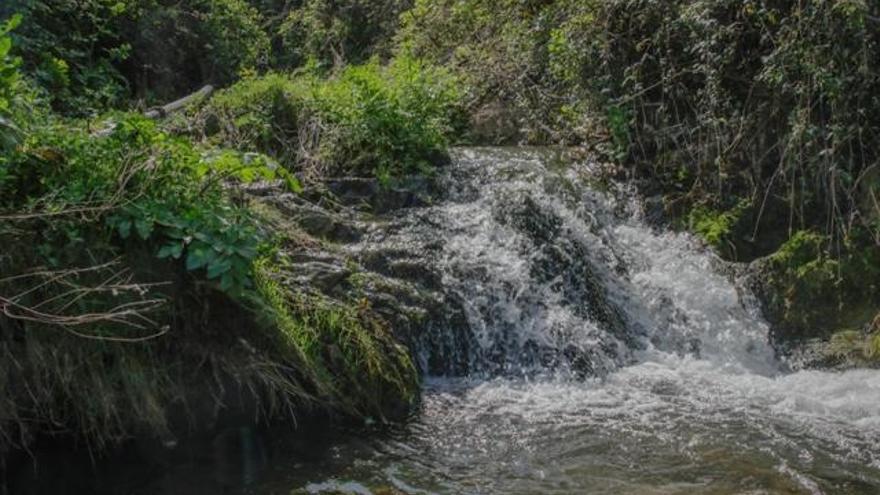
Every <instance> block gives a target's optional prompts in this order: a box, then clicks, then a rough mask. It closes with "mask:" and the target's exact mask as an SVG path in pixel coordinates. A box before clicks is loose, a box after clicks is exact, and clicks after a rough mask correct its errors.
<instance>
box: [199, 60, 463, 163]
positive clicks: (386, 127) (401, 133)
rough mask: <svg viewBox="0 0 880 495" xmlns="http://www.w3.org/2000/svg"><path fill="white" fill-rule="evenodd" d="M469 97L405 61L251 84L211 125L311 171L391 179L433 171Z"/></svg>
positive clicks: (224, 100)
mask: <svg viewBox="0 0 880 495" xmlns="http://www.w3.org/2000/svg"><path fill="white" fill-rule="evenodd" d="M460 101H461V91H460V89H459V85H458V82H457V80H456V78H455V77H453V76H452V75H451V74H450V73H449V72H448V71H446V70H444V69H441V68H435V67H432V66H429V65H426V64H424V63H423V62H421V61H418V60H414V59H409V58H406V57H401V58H398V59H395V60H394V61H393V62H392V63H391V64H389V65H387V66H381V65H379V63H378V62H375V61H374V62H371V63H369V64H366V65H361V66H350V67H347V68H346V69H344V70H343V71H342V72H341V73H340V74H338V75H337V76H334V77H331V78H329V79H322V78H320V77H319V76H317V75H315V74H314V73H311V72H300V73H298V74H296V75H294V76H290V77H288V76H282V75H278V74H270V75H268V76H265V77H260V78H252V79H247V80H244V81H242V82H240V83H238V84H236V85H235V86H233V87H231V88H229V89H228V90H225V91H222V92H220V93H219V94H217V95H216V96H215V97H214V99H213V100H212V101H211V102H210V103H209V104H208V106H207V107H206V108H205V109H204V110H203V111H202V112H201V114H200V115H199V119H200V120H201V122H202V123H203V124H202V127H203V128H204V129H206V130H207V131H210V130H211V127H212V122H213V123H214V127H217V128H218V130H219V136H218V137H219V139H220V141H221V142H223V143H225V144H227V145H230V146H236V147H244V148H245V149H250V150H254V151H260V152H264V153H268V154H271V155H272V156H274V157H276V158H278V159H280V160H281V161H282V162H283V163H285V164H288V165H289V166H290V167H291V168H293V169H295V170H305V171H307V172H308V173H312V174H319V175H323V174H343V173H344V174H360V175H364V174H374V175H376V176H377V177H380V178H382V179H390V178H392V177H394V176H398V175H401V174H405V173H411V172H415V171H427V170H430V168H431V166H432V165H433V164H434V163H435V162H436V161H437V159H438V157H441V156H443V154H444V153H445V147H446V145H447V144H448V143H449V142H450V139H452V138H454V136H456V135H457V133H458V132H459V129H460Z"/></svg>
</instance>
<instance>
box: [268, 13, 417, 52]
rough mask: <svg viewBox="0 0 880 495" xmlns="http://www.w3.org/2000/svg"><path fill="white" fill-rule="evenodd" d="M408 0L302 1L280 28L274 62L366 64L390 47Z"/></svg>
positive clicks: (288, 14)
mask: <svg viewBox="0 0 880 495" xmlns="http://www.w3.org/2000/svg"><path fill="white" fill-rule="evenodd" d="M408 4H409V1H407V0H381V1H375V0H373V1H366V0H354V1H351V0H349V1H344V2H343V1H338V0H305V1H303V2H301V5H299V6H297V7H296V8H294V9H291V10H290V11H289V12H288V13H287V16H286V17H285V19H284V21H283V22H282V23H281V24H280V26H278V30H277V32H278V36H279V38H280V40H281V44H282V47H283V49H282V50H281V51H280V52H281V53H279V54H278V55H277V58H278V59H277V60H276V63H279V64H280V65H282V66H287V67H295V66H299V65H304V64H305V63H307V62H308V61H314V62H315V63H317V64H319V65H321V66H322V67H342V66H344V65H345V64H358V63H363V62H366V61H367V60H368V59H369V58H370V57H371V56H373V55H383V54H385V53H386V52H387V51H388V50H389V46H388V45H389V43H388V42H389V41H390V38H391V37H392V35H393V33H394V31H395V30H396V28H397V24H398V19H399V16H400V13H401V12H403V11H404V10H405V9H406V8H407V7H408V6H409V5H408Z"/></svg>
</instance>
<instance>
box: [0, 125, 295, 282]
mask: <svg viewBox="0 0 880 495" xmlns="http://www.w3.org/2000/svg"><path fill="white" fill-rule="evenodd" d="M104 134H105V135H102V136H91V135H89V134H88V133H87V132H85V131H84V130H82V129H81V128H76V127H72V126H69V125H64V124H56V125H55V126H52V127H50V128H47V129H43V130H41V131H40V132H36V133H34V134H33V135H31V136H29V137H28V139H27V140H26V141H25V143H24V144H23V150H24V151H23V152H21V153H20V154H19V156H18V157H17V159H16V160H13V162H12V163H10V164H8V165H7V166H6V167H5V172H6V175H7V176H8V177H10V179H9V180H8V181H7V183H5V184H4V185H3V188H2V190H0V192H2V197H3V198H4V199H5V204H3V205H2V206H4V207H5V208H7V209H10V210H13V211H18V212H19V214H22V213H24V212H30V213H31V214H32V215H34V216H35V217H36V218H39V216H40V215H46V219H45V220H44V221H43V222H42V223H43V224H44V226H43V227H42V228H43V229H46V230H45V231H46V236H45V237H47V241H46V243H45V244H41V245H40V246H38V247H37V250H38V251H39V252H43V253H44V258H45V260H44V262H48V263H49V264H50V265H56V266H58V265H63V264H64V263H70V262H72V261H75V260H71V259H64V257H68V256H69V255H70V253H75V252H77V249H81V250H85V249H94V248H95V247H94V243H95V242H96V241H97V239H96V238H95V236H96V235H97V236H99V237H100V238H103V239H104V241H103V242H106V243H109V244H110V245H111V246H112V245H118V248H117V249H122V248H124V243H125V242H126V240H128V239H129V238H131V237H137V238H139V239H140V240H141V241H143V242H149V243H150V245H155V246H157V247H156V249H157V255H158V256H159V257H160V258H167V257H171V258H174V259H183V260H185V262H186V263H185V266H186V268H187V269H188V270H190V271H196V270H204V273H206V275H207V278H208V279H210V280H217V281H218V284H219V287H220V288H221V289H222V290H224V291H227V292H229V293H230V294H237V293H240V292H241V290H243V289H244V288H246V287H248V285H249V283H250V282H249V276H250V265H251V263H252V261H253V260H254V259H255V258H256V256H257V253H258V251H259V249H260V245H261V243H262V242H263V239H262V236H261V235H260V234H259V233H258V232H257V229H256V227H255V225H254V223H253V221H252V220H251V218H250V216H249V214H248V213H247V211H246V209H244V208H242V207H240V206H236V205H235V204H233V203H232V202H231V201H230V200H229V199H228V197H227V195H226V193H225V192H224V190H223V183H224V181H230V180H233V181H238V182H250V181H253V180H256V179H275V178H276V177H278V176H279V175H278V174H279V173H283V170H280V169H278V168H277V166H275V167H274V168H273V166H270V165H269V164H270V162H268V161H267V160H265V159H262V158H251V159H250V160H248V159H246V158H244V157H242V156H240V155H237V154H234V153H231V152H224V153H221V154H219V155H215V154H207V153H203V152H200V151H199V150H198V149H197V148H196V147H194V146H193V145H192V144H191V143H189V142H188V141H186V140H183V139H180V138H176V137H173V136H170V135H168V134H166V133H164V132H162V131H160V130H158V129H157V128H156V126H155V124H154V123H152V122H151V121H148V120H145V119H143V118H140V117H136V116H128V115H120V116H119V117H118V122H115V123H114V124H113V126H112V128H111V129H110V130H109V131H105V132H104ZM77 211H88V212H94V216H93V217H87V218H86V219H83V218H81V217H78V216H77V215H72V214H65V212H77ZM84 220H85V221H84ZM102 225H104V226H106V227H102ZM52 233H56V234H57V236H59V237H58V238H55V234H52ZM114 234H115V235H114ZM87 240H88V243H87V242H86V241H87ZM77 246H79V247H78V248H77ZM59 251H60V252H59ZM62 254H64V257H62ZM35 264H40V263H37V262H35Z"/></svg>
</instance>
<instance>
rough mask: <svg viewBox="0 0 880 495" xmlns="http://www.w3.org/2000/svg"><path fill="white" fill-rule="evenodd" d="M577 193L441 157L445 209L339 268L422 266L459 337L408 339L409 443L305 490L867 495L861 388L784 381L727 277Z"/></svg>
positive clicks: (845, 382) (683, 239)
mask: <svg viewBox="0 0 880 495" xmlns="http://www.w3.org/2000/svg"><path fill="white" fill-rule="evenodd" d="M595 177H596V176H595V174H592V173H591V172H590V167H589V166H588V165H583V166H578V167H572V166H565V165H564V164H562V163H561V162H560V161H559V160H557V159H555V158H554V155H553V153H552V152H548V151H540V150H532V151H528V150H504V149H471V150H459V151H457V152H456V154H455V158H454V160H453V165H452V166H451V167H450V168H449V170H448V171H447V176H446V177H445V179H444V180H445V183H444V189H445V190H447V191H449V192H448V195H447V197H444V198H443V199H442V200H439V201H437V202H436V203H435V204H433V205H430V206H427V207H423V208H415V209H412V210H410V211H406V212H404V213H403V214H402V215H400V216H399V217H397V218H395V219H394V220H393V227H392V228H389V226H388V225H387V224H383V225H379V226H377V228H376V229H375V231H374V234H373V235H371V236H370V237H369V238H368V239H367V240H365V241H364V242H363V243H362V244H361V245H360V246H358V247H357V248H356V249H357V250H370V249H375V248H376V247H377V246H382V247H385V248H388V247H391V248H393V249H394V250H397V251H399V252H408V253H410V254H413V253H415V255H417V256H420V257H424V258H425V259H426V260H427V262H428V263H429V264H430V265H431V266H432V267H433V268H434V269H435V270H436V271H437V272H438V273H439V276H438V277H435V278H437V279H439V281H440V282H439V285H440V286H441V290H442V291H444V292H445V293H446V294H447V295H448V296H449V300H450V301H454V302H456V303H457V304H458V305H460V312H461V313H462V314H463V315H464V318H463V321H466V325H463V326H465V327H466V328H451V325H453V324H452V323H450V324H449V325H447V326H443V325H438V326H436V327H435V329H434V331H433V332H432V334H431V335H425V336H423V339H422V341H421V342H422V347H421V348H420V349H419V354H420V359H421V365H422V367H423V369H426V370H427V372H428V373H429V375H431V376H429V377H428V378H427V379H426V384H425V395H424V401H423V405H422V408H421V411H420V412H419V413H418V414H417V415H416V417H415V418H414V419H413V422H412V424H410V425H408V426H406V427H404V428H402V429H401V430H400V431H397V432H395V433H393V434H391V435H389V436H387V437H382V438H380V439H378V440H377V439H375V438H369V439H363V440H361V441H354V442H349V443H345V444H343V445H340V446H338V447H336V448H337V449H338V450H336V451H334V452H336V453H337V454H338V458H337V460H338V462H337V463H331V465H333V466H332V467H330V468H327V467H326V464H322V466H323V467H322V468H321V469H320V470H319V473H320V474H319V473H315V474H314V476H315V478H313V479H312V482H311V483H308V484H306V488H307V490H308V491H312V492H322V491H326V490H329V489H340V488H345V487H346V486H347V487H348V488H347V489H348V490H352V489H353V488H352V487H355V488H357V489H361V488H362V489H364V490H367V488H366V487H368V486H372V487H375V486H393V487H394V488H395V489H396V490H398V491H400V492H403V493H413V494H416V493H523V494H526V493H559V494H568V493H615V494H617V493H658V494H669V493H805V494H822V493H828V494H831V493H865V494H868V493H880V372H878V371H874V370H854V371H847V372H830V371H810V370H804V371H797V372H790V371H788V369H787V366H786V365H785V363H783V362H780V361H779V360H778V359H777V357H776V356H775V355H774V352H773V349H772V348H771V346H770V344H769V343H768V325H767V323H766V322H765V321H764V320H763V319H762V317H761V315H760V311H759V309H758V306H757V304H756V301H754V299H753V297H752V296H751V295H750V294H749V293H748V291H747V290H745V289H744V288H743V287H741V286H740V284H738V283H737V281H736V279H735V277H734V276H733V275H732V274H731V273H727V272H730V270H727V269H726V268H725V267H724V264H723V263H722V262H720V261H719V260H717V259H716V258H715V257H714V255H713V254H712V253H711V252H709V251H707V250H706V249H704V248H703V247H701V246H700V245H699V243H698V242H696V241H695V240H694V239H693V238H691V237H690V236H688V235H685V234H677V233H672V232H664V231H659V230H657V229H655V228H652V227H651V226H649V225H647V223H646V222H645V221H644V219H643V213H642V209H641V207H640V205H639V204H638V202H637V201H635V200H634V199H633V198H635V195H634V194H631V193H630V192H629V191H626V190H625V189H622V188H620V187H619V186H615V185H613V184H597V183H596V179H595ZM452 311H453V310H452V309H450V312H452ZM450 321H453V322H454V321H459V322H460V321H462V319H459V320H454V319H451V320H450ZM459 326H462V325H461V323H459ZM441 350H442V352H441ZM438 352H441V354H442V356H444V357H445V358H446V359H448V358H449V356H451V355H453V354H456V355H457V356H458V357H459V358H460V359H459V361H462V362H464V363H466V365H465V366H464V368H463V369H458V370H452V369H446V368H444V367H443V366H442V364H441V365H436V364H434V365H432V363H436V362H437V361H438V359H437V357H436V356H435V354H436V353H438ZM462 355H464V356H465V357H464V358H461V356H462ZM334 464H335V465H334ZM322 477H324V478H323V479H322ZM358 487H360V488H358Z"/></svg>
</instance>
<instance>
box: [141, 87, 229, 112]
mask: <svg viewBox="0 0 880 495" xmlns="http://www.w3.org/2000/svg"><path fill="white" fill-rule="evenodd" d="M213 92H214V86H211V85H207V86H205V87H203V88H202V89H200V90H198V91H196V92H195V93H193V94H191V95H187V96H184V97H183V98H181V99H179V100H175V101H172V102H171V103H169V104H167V105H163V106H161V107H154V108H151V109H149V110H147V111H146V112H144V116H145V117H147V118H148V119H163V118H165V117H166V116H168V114H171V113H173V112H176V111H178V110H181V109H183V108H186V107H188V106H189V105H190V104H192V103H194V102H196V101H199V100H201V99H203V98H207V97H208V96H211V93H213Z"/></svg>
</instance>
